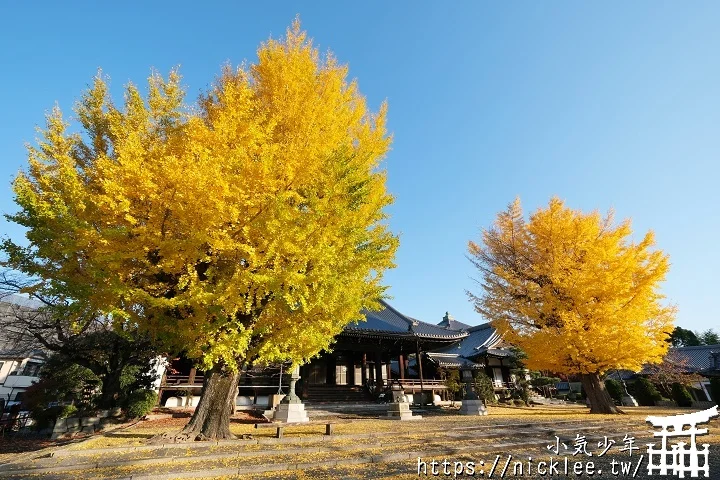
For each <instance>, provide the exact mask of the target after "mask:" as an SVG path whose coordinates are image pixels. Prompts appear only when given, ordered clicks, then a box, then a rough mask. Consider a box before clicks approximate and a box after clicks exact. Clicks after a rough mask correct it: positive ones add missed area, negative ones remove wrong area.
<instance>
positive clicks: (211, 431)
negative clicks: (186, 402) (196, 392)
mask: <svg viewBox="0 0 720 480" xmlns="http://www.w3.org/2000/svg"><path fill="white" fill-rule="evenodd" d="M238 380H239V374H238V373H237V372H232V371H230V370H227V369H225V368H224V366H223V365H215V366H214V367H213V368H212V369H211V370H210V371H209V372H206V373H205V381H204V382H203V388H202V392H201V394H200V395H201V396H200V403H199V404H198V406H197V408H195V413H193V416H192V418H191V419H190V422H188V424H187V425H185V428H184V429H183V431H182V432H180V436H182V437H187V439H188V440H191V441H193V440H223V439H229V438H235V436H234V435H233V434H232V433H230V416H231V415H232V414H233V413H234V411H235V398H236V397H237V386H238Z"/></svg>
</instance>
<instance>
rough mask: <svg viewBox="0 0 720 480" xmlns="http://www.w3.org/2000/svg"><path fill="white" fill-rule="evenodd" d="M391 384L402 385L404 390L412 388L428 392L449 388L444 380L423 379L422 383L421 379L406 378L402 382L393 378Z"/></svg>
mask: <svg viewBox="0 0 720 480" xmlns="http://www.w3.org/2000/svg"><path fill="white" fill-rule="evenodd" d="M390 382H391V383H396V382H398V383H400V385H402V387H403V388H411V389H413V390H414V389H420V388H422V389H423V390H424V389H428V390H443V389H445V388H447V387H446V386H445V382H444V381H443V380H425V379H423V380H422V382H421V381H420V379H417V378H404V379H402V380H400V379H395V378H393V379H392V380H391V381H390Z"/></svg>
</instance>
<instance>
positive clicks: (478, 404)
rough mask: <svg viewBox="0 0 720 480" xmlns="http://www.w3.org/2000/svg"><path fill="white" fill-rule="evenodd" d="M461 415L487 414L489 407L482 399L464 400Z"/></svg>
mask: <svg viewBox="0 0 720 480" xmlns="http://www.w3.org/2000/svg"><path fill="white" fill-rule="evenodd" d="M460 414H461V415H487V408H485V404H484V403H483V401H482V400H477V399H475V400H473V399H470V400H463V401H462V406H461V407H460Z"/></svg>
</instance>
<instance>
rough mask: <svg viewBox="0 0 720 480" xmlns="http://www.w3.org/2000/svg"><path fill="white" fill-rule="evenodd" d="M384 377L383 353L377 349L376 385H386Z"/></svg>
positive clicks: (378, 386)
mask: <svg viewBox="0 0 720 480" xmlns="http://www.w3.org/2000/svg"><path fill="white" fill-rule="evenodd" d="M382 377H383V375H382V353H381V352H380V351H377V352H375V386H376V387H377V388H380V387H383V386H384V385H385V384H384V383H383V378H382Z"/></svg>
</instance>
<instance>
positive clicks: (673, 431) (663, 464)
mask: <svg viewBox="0 0 720 480" xmlns="http://www.w3.org/2000/svg"><path fill="white" fill-rule="evenodd" d="M717 416H718V407H717V405H716V406H714V407H712V408H708V409H707V410H702V411H700V412H693V413H686V414H682V415H670V416H667V417H655V416H649V417H647V418H646V419H645V421H646V422H649V423H651V424H652V425H653V426H654V427H659V428H661V430H660V431H659V432H653V436H655V437H660V438H661V439H662V441H661V442H662V443H661V444H660V448H659V449H656V448H654V447H655V444H654V443H651V444H648V474H649V475H652V474H653V472H657V473H659V474H660V475H668V474H673V475H677V476H679V477H680V478H685V473H686V472H688V473H690V476H691V477H698V476H699V475H700V472H703V473H704V474H705V475H704V477H705V478H709V477H710V467H709V465H708V455H709V448H710V444H708V443H704V444H703V445H702V447H703V448H701V449H698V448H697V444H696V443H695V438H696V437H697V436H698V435H705V434H706V433H708V429H707V428H701V429H698V428H697V425H698V424H702V423H707V422H709V421H710V419H711V418H713V417H717ZM686 426H687V427H688V428H687V429H686V428H685V427H686ZM668 437H690V443H689V445H688V443H686V442H677V443H675V444H673V445H671V446H670V449H668ZM655 459H657V460H658V463H653V460H655ZM701 460H702V461H701Z"/></svg>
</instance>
